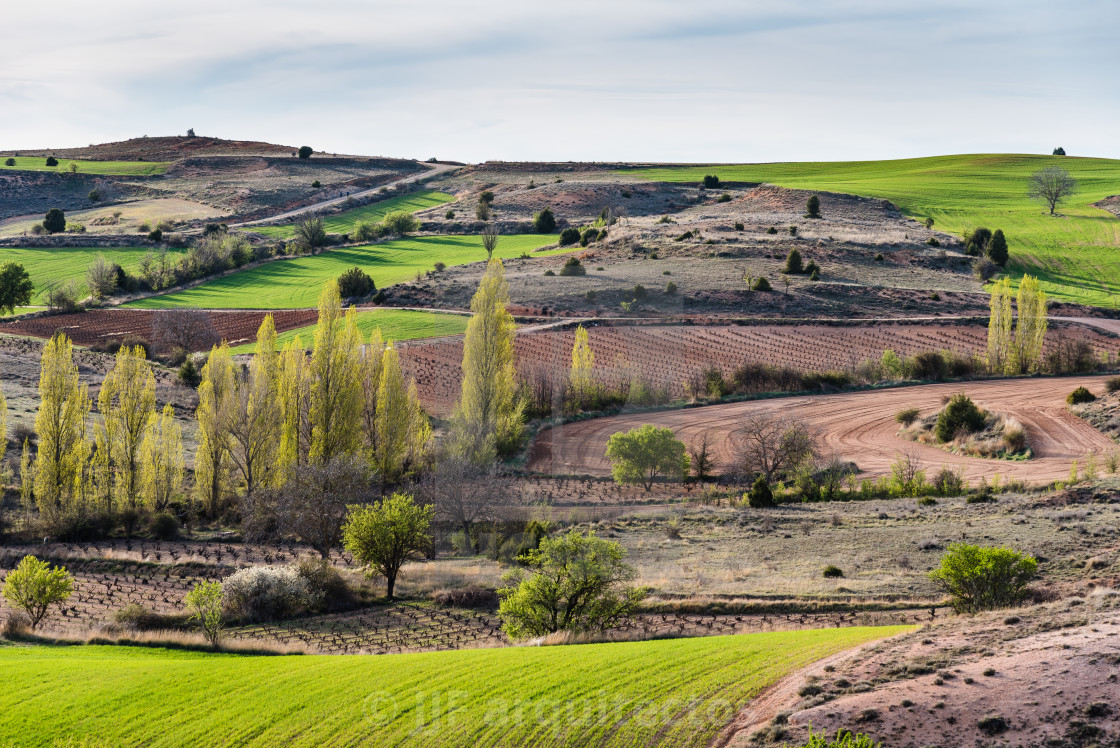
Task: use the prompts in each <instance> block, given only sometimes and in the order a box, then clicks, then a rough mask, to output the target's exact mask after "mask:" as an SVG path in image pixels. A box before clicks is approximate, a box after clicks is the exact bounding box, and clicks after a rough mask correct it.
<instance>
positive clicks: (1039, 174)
mask: <svg viewBox="0 0 1120 748" xmlns="http://www.w3.org/2000/svg"><path fill="white" fill-rule="evenodd" d="M1027 185H1028V189H1027V195H1028V196H1029V197H1032V198H1034V199H1036V200H1042V201H1043V202H1045V203H1046V204H1047V205H1049V206H1050V215H1054V210H1055V208H1057V207H1058V206H1059V205H1060V204H1061V203H1062V202H1064V201H1065V199H1066V198H1067V197H1069V196H1070V195H1072V194H1073V193H1074V191H1075V190H1076V189H1077V180H1075V179H1074V178H1073V177H1071V176H1070V175H1069V172H1068V171H1066V170H1065V169H1063V168H1062V167H1060V166H1047V167H1046V168H1045V169H1039V170H1038V171H1036V172H1035V173H1034V174H1031V177H1030V180H1029V181H1028V182H1027Z"/></svg>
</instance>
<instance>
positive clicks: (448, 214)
mask: <svg viewBox="0 0 1120 748" xmlns="http://www.w3.org/2000/svg"><path fill="white" fill-rule="evenodd" d="M443 217H444V218H446V219H447V220H449V221H450V220H451V219H453V218H454V217H455V211H453V210H449V211H447V212H446V213H444V214H443Z"/></svg>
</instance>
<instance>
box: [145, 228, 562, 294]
mask: <svg viewBox="0 0 1120 748" xmlns="http://www.w3.org/2000/svg"><path fill="white" fill-rule="evenodd" d="M555 241H556V237H555V236H553V235H548V234H517V235H510V236H503V237H502V238H501V240H500V241H499V242H498V249H497V250H496V251H495V253H494V254H495V256H497V257H502V258H509V257H518V256H520V255H521V253H522V252H532V251H533V250H534V249H536V248H537V247H543V246H545V245H546V244H552V243H554V242H555ZM567 251H570V249H564V250H554V251H553V253H556V252H567ZM540 254H541V255H545V254H550V253H546V252H542V253H540ZM485 259H486V252H485V250H483V249H482V239H481V237H478V236H424V237H416V238H411V239H398V240H396V241H391V242H385V243H384V244H375V245H370V246H363V247H340V248H338V249H332V250H328V251H326V252H323V253H322V254H318V255H307V256H305V257H296V258H294V259H291V260H277V261H275V262H269V263H265V264H264V265H259V266H257V267H255V268H251V269H249V270H244V271H242V272H239V273H233V274H231V275H227V276H225V277H222V278H217V279H215V280H212V281H209V282H207V283H203V284H202V285H200V286H197V287H195V288H191V289H188V290H185V291H178V292H175V293H171V294H167V295H165V296H152V297H150V298H147V299H141V300H139V301H135V302H131V303H130V304H129V306H132V307H141V308H145V309H162V308H168V307H181V306H195V307H200V308H202V309H298V308H303V307H313V306H315V305H316V303H317V302H318V298H319V292H320V291H321V290H322V289H323V283H325V282H326V281H328V280H332V279H334V278H337V277H338V276H340V275H341V274H342V273H344V272H345V271H347V270H349V269H350V268H352V267H355V266H357V267H360V268H362V269H363V270H365V271H366V272H367V273H369V275H370V277H372V278H373V280H374V282H375V283H376V284H377V287H378V288H384V287H386V286H391V285H392V284H394V283H400V282H401V281H405V280H409V279H411V278H414V277H415V276H416V274H417V273H418V272H425V271H428V270H431V269H432V266H433V265H434V264H435V263H436V262H437V261H438V262H444V263H446V264H447V265H448V266H451V265H461V264H464V263H468V262H480V261H482V260H485Z"/></svg>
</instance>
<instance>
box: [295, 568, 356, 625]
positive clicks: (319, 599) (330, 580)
mask: <svg viewBox="0 0 1120 748" xmlns="http://www.w3.org/2000/svg"><path fill="white" fill-rule="evenodd" d="M296 574H297V575H298V576H299V578H300V579H302V580H303V581H304V582H306V583H307V608H308V610H311V611H314V612H322V611H329V610H345V609H347V608H351V607H353V605H354V603H355V601H356V597H355V595H354V589H353V588H352V587H351V586H350V585H349V583H347V581H346V578H345V577H343V576H342V572H340V571H339V570H338V569H336V568H334V567H333V566H331V564H330V562H329V561H327V560H326V559H322V558H304V559H300V562H299V563H298V564H297V565H296Z"/></svg>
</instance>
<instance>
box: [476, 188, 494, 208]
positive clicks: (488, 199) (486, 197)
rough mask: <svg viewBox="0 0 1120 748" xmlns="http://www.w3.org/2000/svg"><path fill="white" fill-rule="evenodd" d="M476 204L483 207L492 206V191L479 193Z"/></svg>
mask: <svg viewBox="0 0 1120 748" xmlns="http://www.w3.org/2000/svg"><path fill="white" fill-rule="evenodd" d="M478 202H479V203H480V204H484V205H490V204H492V203H493V202H494V192H493V190H483V191H482V192H481V193H479V195H478Z"/></svg>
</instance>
